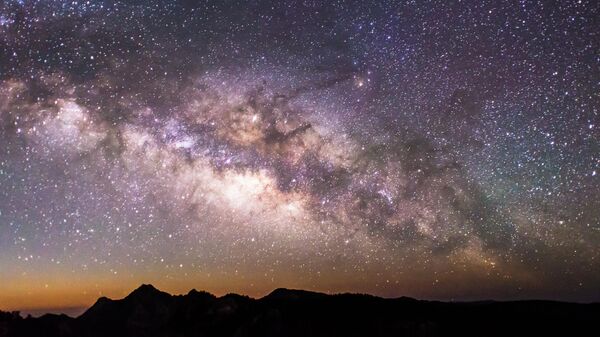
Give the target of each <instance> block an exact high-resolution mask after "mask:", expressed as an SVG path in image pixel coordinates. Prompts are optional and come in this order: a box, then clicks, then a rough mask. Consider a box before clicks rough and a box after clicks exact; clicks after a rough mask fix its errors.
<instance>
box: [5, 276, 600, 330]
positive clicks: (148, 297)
mask: <svg viewBox="0 0 600 337" xmlns="http://www.w3.org/2000/svg"><path fill="white" fill-rule="evenodd" d="M598 317H600V303H590V304H581V303H568V302H557V301H545V300H524V301H511V302H510V301H509V302H497V301H478V302H439V301H424V300H417V299H414V298H410V297H399V298H391V299H386V298H380V297H376V296H372V295H367V294H349V293H346V294H336V295H328V294H324V293H319V292H312V291H307V290H300V289H285V288H278V289H275V290H273V291H272V292H271V293H269V294H268V295H266V296H264V297H262V298H258V299H254V298H250V297H248V296H243V295H237V294H227V295H225V296H221V297H217V296H215V295H213V294H210V293H208V292H204V291H197V290H195V289H192V290H190V291H189V292H188V293H187V294H185V295H171V294H169V293H166V292H163V291H160V290H158V289H157V288H155V287H154V286H152V285H150V284H143V285H141V286H140V287H139V288H137V289H135V290H134V291H132V292H131V293H130V294H129V295H127V296H126V297H124V298H122V299H116V300H113V299H109V298H107V297H100V298H99V299H98V300H97V301H96V302H95V303H94V304H93V305H92V306H91V307H90V308H88V309H87V310H86V311H85V312H84V313H83V314H81V315H80V316H78V317H75V318H73V317H69V316H67V315H56V314H46V315H43V316H41V317H38V318H33V317H27V318H23V317H21V316H20V315H19V314H18V313H16V312H13V313H9V312H2V311H0V337H12V336H15V337H29V336H48V337H71V336H78V337H79V336H82V337H99V336H148V337H158V336H180V337H185V336H236V337H244V336H442V335H444V336H448V335H461V336H506V335H510V336H531V335H544V336H566V335H568V336H598V335H600V328H599V325H600V323H599V321H598Z"/></svg>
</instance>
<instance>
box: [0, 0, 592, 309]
mask: <svg viewBox="0 0 600 337" xmlns="http://www.w3.org/2000/svg"><path fill="white" fill-rule="evenodd" d="M598 18H600V6H599V5H598V4H597V3H595V2H594V1H578V2H566V1H565V2H559V3H550V2H530V1H521V2H518V3H517V2H515V3H510V4H508V3H501V2H494V1H491V2H490V1H466V2H464V1H463V2H462V3H460V4H449V3H447V2H443V1H442V2H434V3H427V4H419V3H413V2H406V3H404V2H403V3H400V2H398V3H395V2H387V1H381V2H367V1H365V2H356V3H353V2H343V1H339V2H321V1H306V2H295V1H290V2H279V1H277V2H273V3H268V2H251V3H237V2H224V3H222V2H220V1H217V2H215V3H212V2H201V3H198V4H197V3H196V2H194V1H182V2H176V1H172V2H171V1H156V0H154V1H139V2H138V1H131V2H126V1H124V2H115V1H87V2H86V1H83V2H63V1H27V0H23V1H12V0H9V1H5V2H4V3H3V4H2V5H0V142H1V144H2V146H1V147H0V309H1V308H32V307H40V306H46V307H50V306H55V307H56V306H72V305H86V304H89V303H91V302H93V300H94V299H95V298H96V297H97V296H98V295H104V294H108V295H113V296H117V297H118V296H120V295H122V294H125V293H127V292H128V291H129V290H131V289H132V288H134V287H135V286H136V285H138V284H139V283H141V282H145V283H150V282H152V283H154V284H156V285H158V286H160V287H161V288H163V289H165V290H170V291H174V292H178V291H180V292H185V291H187V290H189V289H191V288H198V289H205V290H209V291H213V292H215V293H224V292H230V291H232V292H233V291H235V292H240V293H244V294H249V295H253V296H259V295H262V294H264V293H266V292H268V291H270V290H272V289H273V288H276V287H282V286H285V287H295V288H307V289H313V290H320V291H327V292H343V291H351V292H368V293H372V294H378V295H384V296H401V295H408V296H416V297H421V298H438V299H475V298H477V299H480V298H498V299H506V298H530V297H541V298H557V299H567V300H578V301H591V300H600V292H599V288H598V284H600V260H599V259H600V256H599V255H600V193H599V192H600V184H599V179H600V175H598V173H599V172H600V165H599V164H600V147H599V143H598V139H599V136H600V133H599V130H600V118H599V116H598V114H599V109H600V82H599V79H600V56H599V55H600V52H599V51H600V37H599V34H600V30H599V29H598V27H600V22H599V19H598Z"/></svg>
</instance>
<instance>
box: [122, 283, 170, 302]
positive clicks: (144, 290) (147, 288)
mask: <svg viewBox="0 0 600 337" xmlns="http://www.w3.org/2000/svg"><path fill="white" fill-rule="evenodd" d="M156 297H171V295H169V294H167V293H165V292H163V291H160V290H158V289H156V288H155V287H154V286H153V285H151V284H142V285H141V286H139V287H138V288H137V289H135V290H134V291H132V292H131V294H129V295H128V296H127V297H126V298H130V299H131V298H135V299H145V298H156Z"/></svg>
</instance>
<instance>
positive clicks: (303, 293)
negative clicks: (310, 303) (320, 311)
mask: <svg viewBox="0 0 600 337" xmlns="http://www.w3.org/2000/svg"><path fill="white" fill-rule="evenodd" d="M323 296H326V295H325V294H322V293H317V292H313V291H307V290H298V289H286V288H277V289H275V290H273V291H272V292H271V293H270V294H268V295H267V296H265V297H263V298H264V299H275V300H297V299H307V298H312V299H314V298H320V297H323Z"/></svg>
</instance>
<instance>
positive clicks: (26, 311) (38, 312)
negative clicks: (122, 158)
mask: <svg viewBox="0 0 600 337" xmlns="http://www.w3.org/2000/svg"><path fill="white" fill-rule="evenodd" d="M143 286H151V287H152V288H154V289H155V290H157V291H160V292H163V293H167V294H169V295H171V296H185V295H187V294H189V293H190V292H192V291H198V292H206V293H209V294H211V295H213V296H216V297H223V296H227V295H230V294H236V295H242V296H247V297H249V298H252V299H256V300H258V299H261V298H264V297H267V296H268V295H269V294H271V293H273V292H274V291H276V290H281V289H283V290H291V291H296V290H299V291H307V292H311V293H321V294H326V295H343V294H351V295H368V296H374V297H378V298H383V299H400V298H412V299H416V300H418V301H430V302H446V303H469V302H521V301H524V302H527V301H551V302H562V303H578V304H596V303H600V301H590V302H585V301H565V300H560V299H547V298H546V299H543V298H505V299H492V298H487V299H486V298H473V299H461V300H456V299H439V298H437V299H436V298H415V297H411V296H403V295H401V296H377V295H374V294H369V293H361V292H335V291H333V292H322V291H316V290H307V289H297V288H274V289H272V290H271V291H269V292H267V293H264V294H262V295H254V296H253V295H249V294H243V293H237V292H226V293H220V294H215V293H212V292H210V291H206V290H203V289H197V288H192V289H190V290H189V291H187V292H170V291H166V290H163V289H161V288H158V287H155V286H154V285H153V284H150V283H143V284H141V285H140V286H138V287H137V288H135V289H132V290H131V291H129V292H128V293H127V294H125V295H120V296H117V297H111V296H106V295H102V296H100V297H98V298H97V299H96V300H95V301H94V302H92V303H90V304H89V305H81V306H72V307H48V308H23V309H19V308H16V309H10V310H7V309H5V308H1V307H0V311H4V312H15V311H17V312H20V314H21V316H22V317H25V316H27V315H31V316H32V317H41V316H43V315H45V314H56V315H59V314H65V315H67V316H69V317H73V318H75V317H78V316H80V315H81V314H83V313H84V312H85V311H87V310H88V309H89V308H91V307H92V306H93V305H94V304H95V303H96V302H97V300H99V299H100V298H102V297H105V298H108V299H110V300H113V301H114V300H122V299H124V298H126V297H127V296H129V295H130V294H131V293H133V292H134V291H136V290H138V289H139V288H141V287H143Z"/></svg>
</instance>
